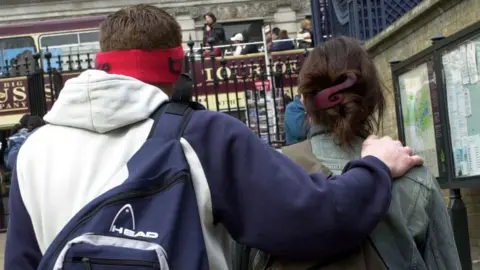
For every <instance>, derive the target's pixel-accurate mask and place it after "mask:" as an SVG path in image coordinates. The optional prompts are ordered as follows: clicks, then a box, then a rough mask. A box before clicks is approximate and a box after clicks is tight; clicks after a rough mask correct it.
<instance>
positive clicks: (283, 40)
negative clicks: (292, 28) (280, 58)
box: [272, 30, 295, 52]
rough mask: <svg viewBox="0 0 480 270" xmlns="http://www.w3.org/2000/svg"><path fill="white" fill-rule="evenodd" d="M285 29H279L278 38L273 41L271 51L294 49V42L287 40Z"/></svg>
mask: <svg viewBox="0 0 480 270" xmlns="http://www.w3.org/2000/svg"><path fill="white" fill-rule="evenodd" d="M289 39H290V37H288V33H287V30H282V31H280V35H279V36H278V39H277V40H275V41H274V42H273V45H272V51H277V52H278V51H288V50H293V49H295V44H293V42H292V41H291V40H289Z"/></svg>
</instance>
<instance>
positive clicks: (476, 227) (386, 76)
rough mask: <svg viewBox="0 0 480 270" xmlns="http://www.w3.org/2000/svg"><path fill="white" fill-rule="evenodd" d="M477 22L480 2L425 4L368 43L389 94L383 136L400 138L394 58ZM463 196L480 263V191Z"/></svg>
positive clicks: (433, 0) (444, 0) (474, 256)
mask: <svg viewBox="0 0 480 270" xmlns="http://www.w3.org/2000/svg"><path fill="white" fill-rule="evenodd" d="M478 21H480V1H479V0H424V1H423V2H422V3H421V4H420V5H419V6H417V7H416V8H415V9H414V10H412V11H411V12H409V13H407V14H406V15H405V16H404V17H402V18H401V19H400V20H398V21H397V22H396V23H395V24H393V25H392V26H390V27H389V28H387V29H386V30H385V31H383V32H382V33H380V34H379V35H378V36H376V37H374V38H373V39H371V40H369V41H368V42H367V44H366V46H367V48H368V50H369V52H370V53H371V56H372V57H373V61H374V63H375V65H376V66H377V68H378V70H379V72H380V76H381V77H382V80H383V82H384V84H385V86H386V88H387V89H388V90H389V94H390V95H389V99H388V110H387V112H386V115H385V119H384V125H383V126H384V128H383V134H386V135H389V136H392V137H398V131H397V125H396V123H397V122H396V114H395V107H394V99H393V84H392V76H391V75H392V74H391V69H390V66H389V61H390V60H392V59H394V58H396V59H399V60H404V59H407V58H408V57H410V56H412V55H414V54H416V53H418V52H420V51H422V50H423V49H426V48H427V47H429V46H430V45H431V42H430V38H431V37H433V36H434V35H437V34H441V35H443V36H445V37H447V36H450V35H452V34H454V33H456V32H458V31H459V30H461V29H463V28H465V27H467V26H469V25H471V24H473V23H475V22H478ZM462 193H463V195H464V201H465V204H466V205H467V209H468V210H467V211H468V219H469V229H470V244H471V246H472V260H480V189H466V190H462ZM444 194H445V197H446V196H447V195H448V193H447V192H445V193H444ZM445 199H446V202H448V199H447V198H445Z"/></svg>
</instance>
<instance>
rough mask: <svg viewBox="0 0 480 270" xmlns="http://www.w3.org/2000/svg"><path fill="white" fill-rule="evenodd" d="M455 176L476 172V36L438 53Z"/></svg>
mask: <svg viewBox="0 0 480 270" xmlns="http://www.w3.org/2000/svg"><path fill="white" fill-rule="evenodd" d="M442 64H443V73H444V74H445V84H446V92H447V100H448V117H449V122H450V133H451V139H452V141H451V144H452V151H453V158H454V166H455V176H457V177H461V176H475V175H480V106H474V104H477V105H478V104H479V103H480V80H479V77H480V74H479V70H480V66H479V64H480V37H477V38H474V39H471V40H469V41H467V42H465V43H463V44H461V45H459V46H458V47H456V48H455V49H453V50H450V51H447V52H445V53H444V54H443V55H442Z"/></svg>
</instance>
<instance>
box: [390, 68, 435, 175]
mask: <svg viewBox="0 0 480 270" xmlns="http://www.w3.org/2000/svg"><path fill="white" fill-rule="evenodd" d="M398 79H399V86H400V87H399V88H400V97H401V103H402V114H403V126H404V131H405V143H406V144H407V145H408V146H410V147H412V148H413V149H414V150H415V154H418V155H420V156H422V157H424V158H425V163H424V164H425V167H427V168H428V169H429V170H430V171H431V172H432V174H433V175H434V176H435V177H438V176H439V169H438V160H437V149H436V141H435V129H434V122H433V112H432V100H431V97H430V90H431V89H430V83H431V81H432V80H434V78H429V76H428V66H427V63H424V64H422V65H420V66H418V67H416V68H415V69H412V70H410V71H408V72H406V73H404V74H402V75H401V76H399V78H398Z"/></svg>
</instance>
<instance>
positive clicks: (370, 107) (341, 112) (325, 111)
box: [299, 37, 461, 270]
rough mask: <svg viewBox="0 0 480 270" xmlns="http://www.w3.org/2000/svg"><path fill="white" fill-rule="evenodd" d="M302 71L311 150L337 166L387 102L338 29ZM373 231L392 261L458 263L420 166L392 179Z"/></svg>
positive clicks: (352, 153)
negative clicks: (385, 210)
mask: <svg viewBox="0 0 480 270" xmlns="http://www.w3.org/2000/svg"><path fill="white" fill-rule="evenodd" d="M299 79H300V84H299V93H300V94H301V95H302V96H303V100H304V105H305V110H306V112H307V115H308V117H309V121H310V124H311V129H310V133H309V139H310V140H311V145H312V152H313V154H314V155H315V157H316V158H317V159H319V160H320V161H321V163H322V164H323V165H325V166H326V167H328V168H329V169H330V170H331V171H332V172H333V173H334V174H340V173H341V170H342V168H343V167H344V166H345V164H347V163H348V162H349V161H351V160H354V159H358V158H359V157H360V152H361V149H362V143H363V142H364V140H365V138H366V137H367V136H368V135H369V134H372V133H374V132H375V130H378V127H379V123H381V120H382V116H383V113H384V111H385V106H386V105H385V104H386V102H385V94H384V89H382V84H381V82H380V79H379V77H378V75H377V70H376V68H375V66H374V64H373V62H372V61H371V60H370V59H369V57H368V54H367V52H366V51H365V50H364V49H363V48H362V46H361V45H360V43H359V42H357V41H356V40H354V39H350V38H347V37H339V38H334V39H332V40H330V41H328V42H326V43H323V44H321V45H319V46H317V47H316V48H315V49H314V50H313V51H312V52H311V53H310V55H309V57H308V59H307V60H306V62H305V63H304V65H303V68H302V71H301V73H300V78H299ZM345 200H348V198H345ZM371 238H372V240H373V242H374V245H375V246H376V248H377V249H378V251H379V253H380V255H381V256H382V258H383V259H384V261H385V263H386V264H387V266H388V267H389V269H448V270H456V269H461V266H460V262H459V257H458V252H457V248H456V246H455V241H454V237H453V232H452V228H451V225H450V221H449V216H448V212H447V209H446V207H445V204H444V202H443V199H442V194H441V192H440V188H439V186H438V183H437V182H436V180H435V177H434V176H433V175H432V174H431V173H430V172H429V171H428V170H427V169H426V168H424V167H416V168H413V169H411V170H410V172H409V173H407V174H406V175H405V176H404V177H401V178H399V179H397V180H395V181H394V184H393V191H392V202H391V205H390V208H389V212H388V214H387V217H386V218H384V219H383V221H381V222H380V223H379V224H378V226H377V227H376V229H375V230H374V231H373V233H372V234H371Z"/></svg>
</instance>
